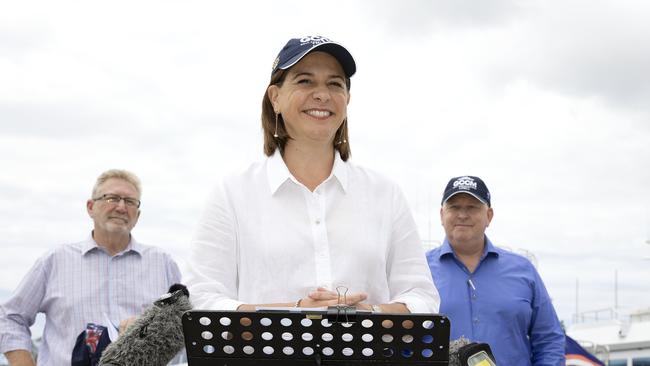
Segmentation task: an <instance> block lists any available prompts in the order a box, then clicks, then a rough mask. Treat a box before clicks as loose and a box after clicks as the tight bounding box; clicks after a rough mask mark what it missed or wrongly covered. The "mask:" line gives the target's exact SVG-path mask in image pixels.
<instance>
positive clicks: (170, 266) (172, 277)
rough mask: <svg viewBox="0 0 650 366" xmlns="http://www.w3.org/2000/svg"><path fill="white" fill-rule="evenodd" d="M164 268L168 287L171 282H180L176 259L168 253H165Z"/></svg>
mask: <svg viewBox="0 0 650 366" xmlns="http://www.w3.org/2000/svg"><path fill="white" fill-rule="evenodd" d="M165 268H166V269H167V280H168V281H167V282H168V285H169V286H170V287H171V285H173V284H176V283H182V277H181V271H180V269H179V268H178V264H176V261H174V259H173V258H172V257H171V256H170V255H169V254H166V255H165Z"/></svg>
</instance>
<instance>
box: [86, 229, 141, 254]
mask: <svg viewBox="0 0 650 366" xmlns="http://www.w3.org/2000/svg"><path fill="white" fill-rule="evenodd" d="M93 250H101V249H100V248H99V244H97V242H96V241H95V239H94V238H93V233H92V232H90V235H88V237H87V238H86V240H85V241H84V242H83V243H82V244H81V255H82V256H83V255H86V254H88V253H90V252H91V251H93ZM128 252H134V253H137V254H139V255H142V244H140V243H138V241H137V240H135V238H134V237H133V235H131V241H129V245H127V246H126V249H124V250H123V251H121V252H119V253H117V254H116V255H121V254H124V253H128Z"/></svg>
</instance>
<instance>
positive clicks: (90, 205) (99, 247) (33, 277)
mask: <svg viewBox="0 0 650 366" xmlns="http://www.w3.org/2000/svg"><path fill="white" fill-rule="evenodd" d="M140 196H141V185H140V180H139V179H138V178H137V177H136V176H135V175H134V174H133V173H131V172H128V171H124V170H109V171H106V172H104V173H102V174H101V175H100V176H99V177H98V178H97V182H96V183H95V186H94V188H93V191H92V196H91V198H90V199H88V201H87V203H86V208H87V211H88V215H89V216H90V217H91V218H92V220H93V222H94V229H93V231H92V233H91V234H90V235H89V236H88V237H87V238H86V239H85V240H83V241H81V242H78V243H73V244H65V245H62V246H60V247H58V248H56V249H53V250H51V251H49V252H48V253H46V254H45V255H44V256H42V257H41V258H39V259H38V260H37V261H36V263H35V264H34V266H33V267H32V268H31V269H30V271H29V272H28V273H27V275H26V276H25V278H23V280H22V281H21V283H20V284H19V285H18V288H17V289H16V290H15V291H14V293H13V295H12V297H11V298H10V299H9V300H8V301H7V302H6V303H4V304H2V305H0V352H2V353H4V354H5V356H6V357H7V359H8V360H9V364H10V365H12V366H17V365H20V366H22V365H34V364H35V363H34V360H33V358H32V356H31V352H30V351H31V347H32V341H31V333H30V330H29V327H30V326H31V325H32V324H33V323H34V318H35V317H36V314H37V313H39V312H42V313H44V314H45V329H44V331H43V344H42V347H41V348H40V350H39V355H38V360H37V362H38V365H56V366H58V365H70V363H71V355H72V350H73V348H74V345H75V340H76V338H77V335H79V334H80V333H81V332H82V331H84V330H85V329H86V326H87V324H88V323H94V324H98V325H99V324H100V325H104V326H106V327H113V328H114V329H116V330H120V328H121V329H124V328H126V326H128V324H129V323H130V322H131V321H132V320H133V318H134V317H135V316H137V315H138V314H140V313H141V312H142V311H143V310H144V308H145V307H147V306H149V305H150V304H151V303H152V302H153V301H154V300H155V299H157V298H158V297H160V295H162V294H164V293H165V292H167V289H168V288H169V286H171V285H172V284H174V283H179V282H180V280H181V275H180V271H179V269H178V266H177V265H176V263H175V262H174V260H173V259H172V258H171V257H170V256H169V255H168V254H167V253H164V252H163V251H161V250H160V249H157V248H155V247H152V246H148V245H144V244H141V243H138V242H137V241H136V240H135V239H134V238H133V236H131V230H132V229H133V227H134V226H135V224H136V223H137V222H138V218H139V216H140Z"/></svg>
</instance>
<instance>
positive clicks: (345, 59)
mask: <svg viewBox="0 0 650 366" xmlns="http://www.w3.org/2000/svg"><path fill="white" fill-rule="evenodd" d="M316 50H317V51H322V52H326V53H329V54H330V55H332V56H334V58H336V60H337V61H338V62H339V64H341V67H342V68H343V72H344V73H345V76H347V77H351V76H352V75H354V73H355V72H356V71H357V65H356V63H355V62H354V58H352V55H351V54H350V52H348V50H347V49H345V47H343V46H341V45H340V44H338V43H334V42H324V43H319V44H317V45H314V46H312V47H311V48H309V49H307V50H305V51H303V52H301V53H299V54H297V55H295V56H293V57H292V58H290V59H288V60H287V61H286V62H284V63H283V64H281V65H278V67H277V69H282V70H286V69H288V68H290V67H291V66H293V65H295V64H297V63H298V61H300V60H302V58H303V57H305V56H306V55H307V54H309V53H310V52H313V51H316Z"/></svg>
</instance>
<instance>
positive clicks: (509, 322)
mask: <svg viewBox="0 0 650 366" xmlns="http://www.w3.org/2000/svg"><path fill="white" fill-rule="evenodd" d="M485 243H486V246H485V249H484V252H483V255H482V257H481V260H480V262H479V265H478V266H477V267H476V269H475V270H474V273H470V271H469V270H468V269H467V267H465V265H464V264H463V263H462V262H461V261H460V260H459V259H458V258H457V257H456V255H455V254H454V252H453V250H452V248H451V245H450V244H449V241H448V240H447V238H445V241H444V243H443V244H442V245H441V246H440V247H438V248H435V249H432V250H430V251H429V252H427V261H428V263H429V268H430V269H431V274H432V276H433V280H434V282H435V284H436V287H437V288H438V291H439V293H440V300H441V304H440V313H442V314H445V315H447V317H449V319H450V320H451V338H452V339H457V338H459V337H461V336H464V337H465V338H468V339H470V340H471V341H474V342H484V343H488V344H489V345H490V348H491V349H492V352H493V353H494V356H495V358H496V361H497V364H498V365H500V366H501V365H504V366H530V365H534V366H560V365H562V366H564V365H565V358H564V342H565V340H564V332H563V331H562V327H561V326H560V322H559V320H558V318H557V315H556V313H555V309H554V308H553V304H552V303H551V299H550V297H549V295H548V292H547V291H546V288H545V287H544V283H543V282H542V279H541V278H540V276H539V274H538V273H537V270H535V267H534V266H533V265H532V263H530V261H529V260H528V259H526V258H524V257H523V256H520V255H518V254H515V253H512V252H509V251H507V250H504V249H501V248H497V247H495V246H494V245H493V244H492V242H490V240H489V239H488V238H487V237H486V238H485Z"/></svg>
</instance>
